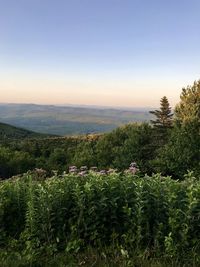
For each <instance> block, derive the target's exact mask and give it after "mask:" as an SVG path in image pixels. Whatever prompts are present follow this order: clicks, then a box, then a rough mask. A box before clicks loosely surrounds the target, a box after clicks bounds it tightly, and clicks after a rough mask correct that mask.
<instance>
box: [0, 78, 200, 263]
mask: <svg viewBox="0 0 200 267" xmlns="http://www.w3.org/2000/svg"><path fill="white" fill-rule="evenodd" d="M151 115H153V119H152V120H151V122H150V123H129V124H126V125H124V126H122V127H118V128H117V129H115V130H113V131H111V132H109V133H104V134H88V135H82V136H70V137H58V136H37V135H36V136H32V133H29V132H28V133H26V134H27V136H25V137H24V136H23V134H22V132H21V131H20V132H18V134H16V135H15V134H14V132H12V136H8V135H7V136H6V135H5V133H4V134H3V136H4V138H3V137H2V138H1V144H0V177H1V181H0V199H1V201H0V266H14V265H13V264H15V266H145V267H146V266H152V267H153V266H158V267H160V266H180V267H181V266H188V267H189V266H200V257H199V255H200V243H199V240H200V223H199V220H200V81H197V82H194V84H193V85H192V86H188V87H186V88H183V89H182V93H181V95H180V102H179V103H178V104H177V105H176V108H175V109H174V110H173V111H172V109H171V107H170V103H169V101H168V99H167V97H166V96H164V97H162V98H161V100H160V108H159V109H157V110H152V111H151ZM4 131H5V130H4Z"/></svg>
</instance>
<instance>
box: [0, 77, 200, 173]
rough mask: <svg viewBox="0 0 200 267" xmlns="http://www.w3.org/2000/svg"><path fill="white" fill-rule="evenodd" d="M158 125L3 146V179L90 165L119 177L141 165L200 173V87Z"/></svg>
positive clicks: (185, 93) (147, 169)
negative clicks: (115, 171)
mask: <svg viewBox="0 0 200 267" xmlns="http://www.w3.org/2000/svg"><path fill="white" fill-rule="evenodd" d="M151 113H152V114H154V115H155V120H153V121H152V122H151V123H150V124H149V123H141V124H138V123H133V124H128V125H125V126H123V127H120V128H117V129H116V130H114V131H112V132H110V133H107V134H102V135H88V136H82V137H69V138H56V137H55V138H46V139H31V140H30V139H29V140H27V139H25V140H21V141H14V140H13V141H7V142H6V141H5V140H4V141H3V142H2V145H1V149H0V177H2V178H7V177H10V176H13V175H16V174H19V173H23V172H26V171H28V170H30V169H34V168H36V167H37V168H43V169H45V170H47V172H49V173H50V172H51V171H52V170H58V172H59V173H62V172H63V171H67V170H68V168H69V166H70V165H76V166H77V167H80V166H83V165H86V166H88V167H92V166H96V167H97V168H99V169H107V168H114V169H118V170H119V171H121V170H124V169H126V168H128V166H129V164H130V162H132V161H136V162H137V164H138V166H139V168H140V172H141V174H145V173H147V174H152V173H157V172H160V173H162V174H163V175H172V176H173V177H175V178H181V177H183V174H185V173H186V172H187V171H188V170H190V171H194V173H197V174H198V173H200V81H198V82H195V83H194V84H193V85H192V86H188V87H187V88H183V90H182V93H181V96H180V102H179V104H178V105H177V106H176V108H175V111H174V114H172V112H171V108H170V105H169V102H168V100H167V98H166V97H163V98H162V99H161V103H160V109H159V110H155V111H152V112H151Z"/></svg>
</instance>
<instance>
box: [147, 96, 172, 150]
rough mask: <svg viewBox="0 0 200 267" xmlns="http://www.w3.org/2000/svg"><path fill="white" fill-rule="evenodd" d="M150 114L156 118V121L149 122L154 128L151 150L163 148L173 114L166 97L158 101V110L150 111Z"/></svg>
mask: <svg viewBox="0 0 200 267" xmlns="http://www.w3.org/2000/svg"><path fill="white" fill-rule="evenodd" d="M150 113H151V114H153V115H155V116H156V120H151V123H152V124H153V127H154V142H153V144H152V145H153V149H154V150H157V149H158V148H160V147H162V146H164V145H165V144H166V143H167V139H168V132H169V129H170V128H172V124H173V120H172V117H173V114H172V112H171V107H170V105H169V102H168V99H167V97H166V96H164V97H162V98H161V100H160V109H159V110H154V111H150Z"/></svg>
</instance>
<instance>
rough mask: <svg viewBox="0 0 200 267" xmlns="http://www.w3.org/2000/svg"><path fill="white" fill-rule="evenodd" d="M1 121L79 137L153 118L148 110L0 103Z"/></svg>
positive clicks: (35, 129)
mask: <svg viewBox="0 0 200 267" xmlns="http://www.w3.org/2000/svg"><path fill="white" fill-rule="evenodd" d="M0 117H1V121H2V122H4V123H8V124H11V125H15V126H17V127H22V128H26V129H28V130H31V131H35V132H40V133H47V134H56V135H77V134H78V135H79V134H89V133H103V132H109V131H111V130H113V129H115V128H117V127H118V126H120V125H124V124H126V123H129V122H145V121H150V119H152V115H151V114H149V112H148V109H142V108H141V109H128V108H127V109H125V108H123V109H119V108H118V109H117V108H108V107H107V108H106V107H95V106H94V107H88V106H86V107H81V106H53V105H34V104H0Z"/></svg>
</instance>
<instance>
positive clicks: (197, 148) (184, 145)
mask: <svg viewBox="0 0 200 267" xmlns="http://www.w3.org/2000/svg"><path fill="white" fill-rule="evenodd" d="M152 164H153V165H154V166H155V170H156V171H159V172H162V173H163V174H168V175H173V177H176V178H180V179H181V178H182V179H183V174H184V173H185V172H186V171H187V170H190V171H192V170H193V171H194V172H195V173H196V174H199V173H200V132H199V124H198V123H197V122H190V123H189V122H188V123H187V124H184V125H181V126H180V125H175V126H174V129H173V131H172V132H171V136H170V138H169V141H168V144H166V146H165V147H164V148H162V149H161V150H160V151H159V153H158V156H157V158H156V159H155V160H154V161H153V162H152Z"/></svg>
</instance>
